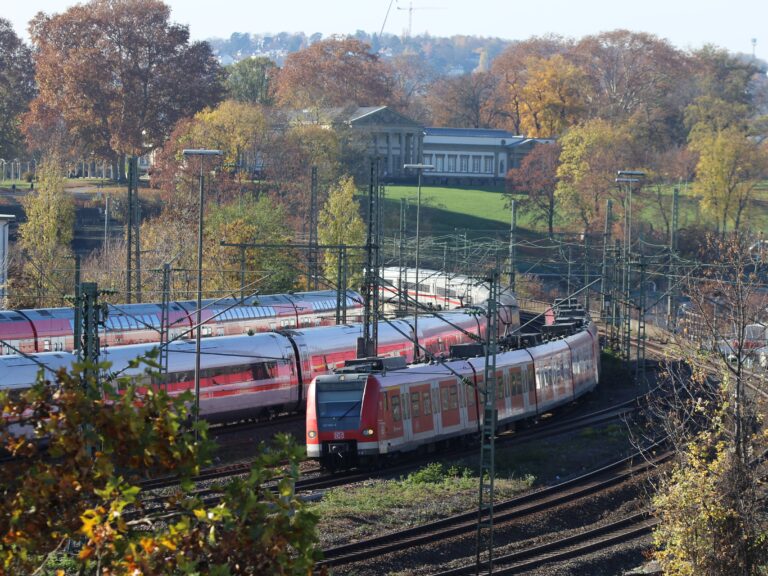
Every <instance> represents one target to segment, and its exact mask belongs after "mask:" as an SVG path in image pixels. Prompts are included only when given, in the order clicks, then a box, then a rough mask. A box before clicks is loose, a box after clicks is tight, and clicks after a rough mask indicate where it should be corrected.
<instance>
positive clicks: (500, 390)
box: [496, 380, 504, 400]
mask: <svg viewBox="0 0 768 576" xmlns="http://www.w3.org/2000/svg"><path fill="white" fill-rule="evenodd" d="M502 398H504V383H503V382H499V381H498V380H497V381H496V400H501V399H502Z"/></svg>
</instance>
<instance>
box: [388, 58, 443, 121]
mask: <svg viewBox="0 0 768 576" xmlns="http://www.w3.org/2000/svg"><path fill="white" fill-rule="evenodd" d="M390 67H391V70H392V106H393V107H394V108H395V109H396V110H397V111H398V112H400V113H401V114H403V115H405V116H407V117H409V118H411V119H413V120H416V121H417V122H423V123H425V124H426V123H427V121H428V118H429V110H428V109H427V106H426V96H427V93H428V90H429V86H430V85H431V84H432V83H433V82H434V81H435V77H436V72H435V71H434V70H433V69H432V68H431V67H430V66H429V64H428V63H427V62H425V61H424V59H423V58H420V57H418V56H417V55H415V54H401V55H399V56H396V57H394V58H392V60H391V61H390Z"/></svg>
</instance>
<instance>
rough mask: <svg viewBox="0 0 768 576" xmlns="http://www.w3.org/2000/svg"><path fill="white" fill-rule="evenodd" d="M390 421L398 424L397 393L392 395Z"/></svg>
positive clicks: (398, 399) (398, 407) (398, 404)
mask: <svg viewBox="0 0 768 576" xmlns="http://www.w3.org/2000/svg"><path fill="white" fill-rule="evenodd" d="M392 420H394V421H395V422H400V396H399V395H398V394H397V393H394V394H392Z"/></svg>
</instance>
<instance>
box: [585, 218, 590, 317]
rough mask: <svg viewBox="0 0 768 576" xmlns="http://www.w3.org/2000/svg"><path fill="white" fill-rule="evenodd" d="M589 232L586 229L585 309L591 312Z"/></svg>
mask: <svg viewBox="0 0 768 576" xmlns="http://www.w3.org/2000/svg"><path fill="white" fill-rule="evenodd" d="M587 286H589V234H588V233H587V231H586V230H584V287H585V289H584V311H585V312H587V313H589V288H587Z"/></svg>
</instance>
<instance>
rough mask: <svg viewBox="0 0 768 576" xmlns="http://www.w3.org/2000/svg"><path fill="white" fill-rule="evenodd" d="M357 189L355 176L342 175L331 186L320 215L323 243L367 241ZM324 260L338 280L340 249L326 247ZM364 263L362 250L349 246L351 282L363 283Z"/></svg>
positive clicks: (329, 274) (327, 272) (328, 273)
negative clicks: (352, 248) (356, 197)
mask: <svg viewBox="0 0 768 576" xmlns="http://www.w3.org/2000/svg"><path fill="white" fill-rule="evenodd" d="M356 190H357V189H356V187H355V182H354V180H353V179H352V177H351V176H345V177H343V178H341V179H340V180H339V181H338V182H337V183H336V184H335V185H334V186H332V187H331V190H330V193H329V194H328V200H327V201H326V202H325V204H324V205H323V209H322V210H321V211H320V217H319V219H318V232H317V237H318V240H319V242H320V244H326V245H328V244H332V245H340V244H349V245H357V246H360V245H362V244H363V243H364V242H365V223H364V222H363V219H362V218H361V217H360V206H359V204H358V203H357V200H355V192H356ZM323 262H324V271H325V276H326V278H328V279H329V280H331V282H335V279H336V275H337V273H338V267H339V253H338V251H337V250H326V251H325V256H324V259H323ZM342 265H343V263H342ZM362 266H363V253H362V251H360V250H347V269H348V272H347V274H348V276H347V278H348V283H347V285H348V286H352V287H354V286H356V285H357V284H359V282H360V280H361V274H362Z"/></svg>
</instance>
